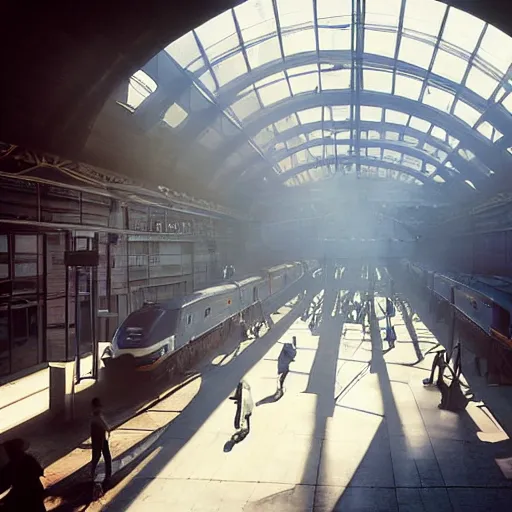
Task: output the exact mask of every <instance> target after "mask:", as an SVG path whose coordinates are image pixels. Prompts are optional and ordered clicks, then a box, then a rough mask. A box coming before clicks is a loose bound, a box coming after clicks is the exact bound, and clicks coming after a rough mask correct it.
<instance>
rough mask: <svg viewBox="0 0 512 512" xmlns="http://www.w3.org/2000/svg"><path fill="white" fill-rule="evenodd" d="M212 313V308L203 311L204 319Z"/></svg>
mask: <svg viewBox="0 0 512 512" xmlns="http://www.w3.org/2000/svg"><path fill="white" fill-rule="evenodd" d="M211 312H212V308H206V309H205V310H204V317H205V318H206V317H207V316H210V313H211Z"/></svg>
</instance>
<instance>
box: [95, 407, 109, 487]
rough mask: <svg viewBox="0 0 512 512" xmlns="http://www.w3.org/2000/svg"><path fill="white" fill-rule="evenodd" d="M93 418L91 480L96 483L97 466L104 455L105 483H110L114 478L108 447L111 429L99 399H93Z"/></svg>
mask: <svg viewBox="0 0 512 512" xmlns="http://www.w3.org/2000/svg"><path fill="white" fill-rule="evenodd" d="M91 406H92V418H91V443H92V460H91V478H92V481H93V482H94V475H95V473H96V466H97V465H98V462H99V460H100V457H101V455H102V454H103V459H104V460H105V481H104V483H108V482H109V481H110V477H111V476H112V457H111V455H110V448H109V445H108V434H109V428H108V425H107V423H106V421H105V418H104V417H103V412H102V405H101V401H100V399H99V398H93V399H92V402H91Z"/></svg>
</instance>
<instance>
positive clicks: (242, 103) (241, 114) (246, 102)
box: [231, 91, 261, 119]
mask: <svg viewBox="0 0 512 512" xmlns="http://www.w3.org/2000/svg"><path fill="white" fill-rule="evenodd" d="M260 108H261V106H260V102H259V101H258V97H257V96H256V93H255V92H254V91H252V92H250V93H249V94H247V95H246V96H244V97H243V98H242V99H241V100H238V101H237V102H236V103H233V105H231V109H232V110H233V112H234V113H235V115H236V116H237V117H238V118H239V119H245V118H246V117H247V116H250V115H251V114H253V113H254V112H256V111H257V110H260Z"/></svg>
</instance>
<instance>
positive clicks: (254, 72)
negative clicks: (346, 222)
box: [132, 0, 512, 190]
mask: <svg viewBox="0 0 512 512" xmlns="http://www.w3.org/2000/svg"><path fill="white" fill-rule="evenodd" d="M159 59H160V60H159V66H158V70H157V71H155V70H154V69H153V71H152V72H150V71H147V72H148V75H149V76H148V82H147V85H146V86H144V85H142V86H141V81H142V82H143V80H142V79H141V75H140V74H139V75H137V77H136V78H137V82H136V85H137V87H138V89H137V91H138V92H137V94H138V96H137V97H136V101H137V102H138V103H137V106H136V107H135V110H137V109H139V108H140V106H144V104H145V103H148V104H150V103H151V98H152V97H157V98H159V99H153V102H154V103H155V104H158V109H157V112H158V116H159V119H161V120H163V121H164V122H165V123H166V126H167V127H168V128H169V129H171V130H173V131H175V132H177V133H181V134H182V135H183V136H185V137H186V139H187V140H188V141H194V142H190V145H189V148H188V149H187V150H186V151H184V153H183V155H180V158H179V162H178V167H181V168H182V169H183V171H184V172H187V166H188V165H190V162H191V161H193V159H194V157H195V155H196V154H197V152H198V151H199V148H200V149H201V151H204V152H206V153H207V155H208V162H209V165H208V169H207V171H205V173H204V175H203V177H204V179H207V180H208V181H210V182H211V184H212V185H221V184H222V183H223V182H224V180H228V181H229V182H230V183H232V184H235V185H236V184H238V185H240V186H245V187H246V186H248V185H250V184H251V183H255V182H261V181H262V180H265V182H266V183H275V184H276V186H277V185H285V186H301V185H305V184H308V183H311V182H314V181H319V180H323V179H326V178H329V177H330V176H332V175H333V174H334V173H342V174H355V175H357V176H359V177H364V176H368V177H375V178H381V179H399V180H401V181H403V182H405V183H410V184H416V185H422V186H424V185H427V186H428V187H429V188H431V189H434V188H435V189H437V190H440V189H443V188H444V189H445V190H448V189H447V188H446V187H449V189H451V187H452V186H460V187H462V188H464V187H467V188H471V189H477V190H478V189H479V188H480V187H481V186H482V185H484V184H485V183H487V182H488V180H489V178H491V177H492V176H494V175H505V176H506V173H507V172H512V165H511V164H512V73H511V70H510V66H511V63H512V41H511V38H510V37H509V36H507V35H506V34H504V33H502V32H500V31H499V30H498V29H496V28H495V27H493V26H492V25H489V24H486V23H485V22H483V21H482V20H480V19H478V18H475V17H473V16H471V15H469V14H467V13H465V12H463V11H460V10H458V9H456V8H453V7H448V6H446V5H445V4H443V3H441V2H437V1H433V0H386V1H383V0H366V1H365V2H362V1H361V0H337V1H332V0H249V1H247V2H245V3H243V4H241V5H239V6H238V7H236V8H234V9H231V10H228V11H226V12H224V13H223V14H221V15H219V16H217V17H216V18H214V19H212V20H210V21H209V22H207V23H205V24H204V25H202V26H200V27H198V28H197V29H196V30H193V31H192V32H189V33H187V34H185V35H184V36H183V37H181V38H180V39H178V40H177V41H175V42H173V43H172V44H170V45H169V46H168V47H167V48H166V49H165V50H164V51H163V52H162V54H161V55H160V56H159ZM166 66H167V67H168V75H165V71H164V69H166ZM148 69H150V68H149V67H148ZM141 72H142V71H141ZM141 72H139V73H141ZM134 77H135V75H134ZM171 78H172V79H171ZM149 80H151V82H149ZM155 84H156V86H155ZM141 89H143V90H144V91H145V93H144V94H145V96H144V97H143V99H142V100H141V92H140V91H141ZM159 89H162V91H160V94H161V96H160V97H158V91H159ZM144 91H143V92H144ZM164 97H165V101H164V100H163V99H162V98H164ZM132 109H133V106H132Z"/></svg>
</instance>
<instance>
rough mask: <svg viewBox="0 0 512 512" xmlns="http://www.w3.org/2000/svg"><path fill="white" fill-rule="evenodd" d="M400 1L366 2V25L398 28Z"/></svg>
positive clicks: (375, 0)
mask: <svg viewBox="0 0 512 512" xmlns="http://www.w3.org/2000/svg"><path fill="white" fill-rule="evenodd" d="M401 5H402V0H386V2H384V3H383V2H381V0H366V13H365V19H364V21H365V24H366V25H388V26H393V27H396V26H398V19H399V18H400V7H401Z"/></svg>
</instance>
